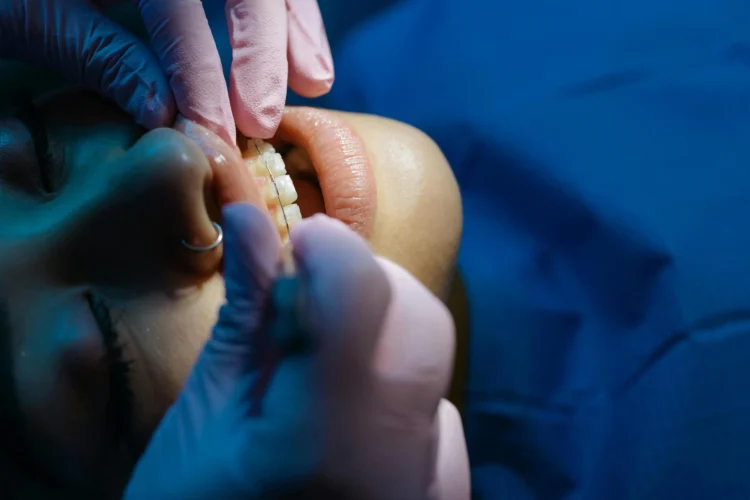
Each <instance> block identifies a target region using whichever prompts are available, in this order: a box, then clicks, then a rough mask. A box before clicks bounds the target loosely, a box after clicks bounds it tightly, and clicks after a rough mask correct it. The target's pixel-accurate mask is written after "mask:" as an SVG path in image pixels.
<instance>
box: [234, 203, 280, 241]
mask: <svg viewBox="0 0 750 500" xmlns="http://www.w3.org/2000/svg"><path fill="white" fill-rule="evenodd" d="M222 222H223V224H224V232H225V234H226V235H227V236H230V235H231V236H234V235H238V236H240V237H241V238H243V239H248V240H258V244H263V243H262V241H267V240H274V239H275V240H278V235H277V234H276V229H275V228H274V227H273V223H272V222H271V219H270V218H269V217H268V215H267V214H266V213H264V212H263V211H262V210H261V209H260V208H259V207H257V206H255V205H253V204H251V203H229V204H227V205H225V206H224V207H223V208H222ZM273 236H277V237H276V238H273Z"/></svg>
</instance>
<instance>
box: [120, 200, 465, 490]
mask: <svg viewBox="0 0 750 500" xmlns="http://www.w3.org/2000/svg"><path fill="white" fill-rule="evenodd" d="M224 229H225V235H226V239H225V248H224V252H225V259H226V270H225V277H226V282H227V305H226V306H224V307H223V308H222V310H221V313H220V315H219V321H218V323H217V325H216V327H215V329H214V332H213V335H212V336H211V338H210V340H209V341H208V343H207V344H206V346H205V348H204V350H203V352H202V353H201V355H200V357H199V359H198V362H197V363H196V365H195V367H194V369H193V372H192V373H191V375H190V377H189V379H188V381H187V383H186V385H185V387H184V388H183V391H182V393H181V394H180V396H179V398H178V399H177V401H176V402H175V404H174V405H173V406H172V407H171V408H170V410H169V412H168V413H167V415H166V416H165V418H164V419H163V421H162V422H161V424H160V426H159V428H158V429H157V431H156V433H155V434H154V436H153V437H152V439H151V442H150V443H149V445H148V448H147V449H146V452H145V454H144V455H143V457H142V458H141V460H140V461H139V462H138V465H137V466H136V469H135V472H134V474H133V476H132V478H131V481H130V484H129V485H128V489H127V492H126V496H125V498H126V499H130V498H132V499H139V500H147V499H152V498H153V499H157V498H158V499H181V500H184V499H196V500H198V499H207V498H211V499H222V498H226V499H229V498H248V499H250V498H274V497H273V496H272V495H269V491H277V492H278V490H279V488H280V487H283V486H289V485H291V484H295V483H296V484H298V485H299V484H305V483H307V481H309V480H311V479H317V480H320V481H327V482H329V484H335V485H336V486H338V487H342V486H343V487H345V488H344V489H345V490H346V491H348V492H350V494H351V498H367V499H371V500H381V499H382V500H420V499H427V498H433V499H442V500H465V499H468V498H469V470H468V462H467V457H466V448H465V442H464V437H463V431H462V427H461V421H460V418H459V416H458V413H457V412H456V410H455V408H454V407H453V406H452V405H451V404H450V403H448V402H446V401H444V400H441V396H442V394H443V393H444V392H445V389H446V385H447V383H448V379H449V376H450V365H451V359H452V350H453V324H452V321H451V319H450V316H449V314H448V312H447V310H446V309H445V307H444V306H443V304H442V303H440V301H438V300H437V299H436V298H435V297H434V296H433V295H432V294H431V293H430V292H429V291H428V290H427V289H425V288H424V287H423V286H422V285H421V284H420V283H418V282H417V281H416V280H415V279H414V278H413V277H411V276H410V275H409V274H408V273H406V272H405V271H404V270H403V269H401V268H399V267H398V266H396V265H395V264H393V263H391V262H388V261H385V260H381V259H376V258H374V257H373V255H372V253H371V252H370V250H369V249H368V247H367V245H366V244H365V243H364V241H362V240H361V239H360V238H359V237H358V236H356V235H355V234H354V233H353V232H352V231H351V230H349V229H348V228H346V227H345V226H344V225H343V224H342V223H340V222H337V221H334V220H332V219H329V218H327V217H325V216H315V217H313V218H312V219H310V220H307V221H303V222H301V223H300V224H299V225H298V226H297V227H295V228H294V230H293V232H292V240H293V242H294V244H295V251H296V260H297V264H298V271H299V277H300V280H301V286H302V292H301V294H302V295H301V299H302V303H303V304H305V305H304V306H302V310H301V312H302V316H301V318H302V321H304V326H305V331H306V332H308V333H309V334H310V335H311V336H312V339H313V342H314V349H313V350H312V351H311V352H310V353H308V354H302V355H295V356H289V357H287V358H285V359H284V360H283V361H282V362H281V364H280V365H279V366H278V369H277V371H276V372H275V373H274V375H273V377H272V379H271V380H270V384H269V386H268V390H267V393H266V395H265V398H264V399H263V402H262V411H261V413H260V415H254V414H253V413H252V411H251V408H252V407H253V405H252V401H251V396H250V395H251V392H252V391H251V390H250V389H249V388H250V387H253V386H254V384H255V380H256V379H257V377H258V376H259V373H261V372H262V370H261V372H259V368H258V366H257V365H255V364H254V363H253V360H256V359H258V356H259V355H260V350H261V347H260V346H261V345H262V344H260V343H259V342H261V340H259V339H262V338H263V337H262V335H260V336H259V335H258V333H259V332H260V333H262V331H263V330H262V328H263V325H262V324H261V312H262V306H263V304H264V301H265V298H266V296H267V293H268V287H269V285H270V283H271V281H272V280H273V277H274V274H275V272H276V269H277V255H278V250H279V241H278V238H274V237H273V236H274V234H275V233H274V231H275V230H274V228H273V226H272V225H271V223H270V222H269V220H268V217H267V216H266V215H264V214H262V213H261V212H260V210H258V209H256V208H254V207H252V206H250V205H245V204H235V205H230V206H228V207H227V208H225V212H224ZM261 357H262V356H261ZM308 485H309V484H308ZM297 493H298V494H300V495H301V496H292V497H291V498H311V497H312V498H319V497H318V496H314V495H313V494H312V492H310V491H309V490H302V491H297ZM305 495H307V496H305ZM285 498H286V497H285ZM337 498H338V497H337Z"/></svg>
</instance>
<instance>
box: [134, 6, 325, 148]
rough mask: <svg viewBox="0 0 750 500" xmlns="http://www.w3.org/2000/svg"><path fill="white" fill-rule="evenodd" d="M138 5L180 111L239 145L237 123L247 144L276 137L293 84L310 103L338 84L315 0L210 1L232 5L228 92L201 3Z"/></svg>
mask: <svg viewBox="0 0 750 500" xmlns="http://www.w3.org/2000/svg"><path fill="white" fill-rule="evenodd" d="M133 1H134V2H135V3H136V4H137V5H138V9H139V10H140V13H141V18H142V19H143V21H144V23H145V25H146V28H147V30H148V32H149V34H150V36H151V43H152V45H153V47H154V50H155V52H156V54H157V56H158V57H159V60H160V61H161V64H162V67H163V68H164V71H165V73H166V74H167V76H168V77H169V81H170V83H171V85H172V89H173V91H174V94H175V99H176V101H177V108H178V111H179V112H180V113H181V114H183V115H185V117H187V118H188V119H191V120H194V121H196V122H198V123H200V124H202V125H205V126H207V127H208V128H209V129H211V130H213V131H214V132H216V133H218V134H219V135H221V136H222V137H224V138H226V139H228V140H229V141H230V143H232V144H233V143H234V141H235V120H236V123H237V127H238V128H239V130H240V132H242V134H243V135H245V136H247V137H257V138H262V139H265V138H269V137H271V136H272V135H273V134H274V132H276V129H277V128H278V126H279V122H280V121H281V113H282V111H283V108H284V103H285V101H286V92H287V83H288V86H289V87H291V89H292V90H294V91H295V92H297V93H298V94H300V95H302V96H304V97H317V96H320V95H323V94H325V93H326V92H328V90H330V88H331V85H332V84H333V59H332V57H331V50H330V48H329V46H328V39H327V37H326V33H325V29H324V27H323V19H322V17H321V15H320V10H319V8H318V3H317V1H315V0H286V1H284V0H206V1H221V2H226V3H225V13H226V20H227V23H228V27H229V41H230V44H231V46H232V67H231V71H230V81H229V92H227V87H226V82H225V80H224V73H223V71H222V66H221V60H220V59H219V53H218V51H217V49H216V44H215V42H214V39H213V35H212V34H211V30H210V29H209V25H208V21H207V19H206V15H205V12H204V10H203V5H202V3H201V1H200V0H133ZM230 101H231V108H230ZM232 114H234V119H233V118H232V116H233V115H232Z"/></svg>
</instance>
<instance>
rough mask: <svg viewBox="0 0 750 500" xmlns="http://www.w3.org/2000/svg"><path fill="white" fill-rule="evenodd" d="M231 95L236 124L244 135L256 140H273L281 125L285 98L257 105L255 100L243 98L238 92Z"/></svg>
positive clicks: (269, 100)
mask: <svg viewBox="0 0 750 500" xmlns="http://www.w3.org/2000/svg"><path fill="white" fill-rule="evenodd" d="M231 94H232V96H231V101H232V109H233V110H235V122H236V124H237V128H238V129H239V130H240V132H241V133H242V135H244V136H245V137H253V138H256V139H270V138H272V137H273V136H274V134H275V133H276V130H278V128H279V124H280V123H281V116H282V114H283V112H284V98H278V99H274V98H270V99H266V100H265V101H266V102H265V103H261V104H257V105H256V104H255V101H254V100H252V99H248V98H246V97H241V96H242V94H241V93H240V92H238V91H234V90H233V91H232V93H231ZM250 110H252V111H250Z"/></svg>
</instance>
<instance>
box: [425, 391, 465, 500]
mask: <svg viewBox="0 0 750 500" xmlns="http://www.w3.org/2000/svg"><path fill="white" fill-rule="evenodd" d="M437 431H438V452H437V462H436V467H435V482H434V483H433V488H432V492H433V497H432V498H435V499H436V500H469V498H470V497H471V480H470V472H469V455H468V452H467V451H466V439H465V438H464V429H463V425H462V424H461V415H460V414H459V413H458V410H457V409H456V407H455V406H453V405H452V404H451V403H450V402H449V401H446V400H445V399H443V400H442V401H441V402H440V406H439V408H438V414H437Z"/></svg>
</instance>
